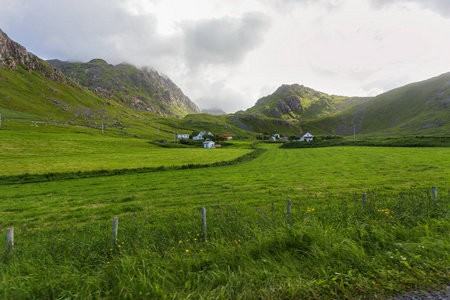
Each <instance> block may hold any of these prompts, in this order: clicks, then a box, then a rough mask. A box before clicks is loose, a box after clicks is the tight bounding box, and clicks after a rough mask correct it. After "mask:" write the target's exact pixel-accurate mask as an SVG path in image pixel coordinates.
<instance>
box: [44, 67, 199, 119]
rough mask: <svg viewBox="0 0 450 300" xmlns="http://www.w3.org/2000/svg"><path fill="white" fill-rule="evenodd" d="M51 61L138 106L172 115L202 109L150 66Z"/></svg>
mask: <svg viewBox="0 0 450 300" xmlns="http://www.w3.org/2000/svg"><path fill="white" fill-rule="evenodd" d="M48 62H49V63H51V64H52V65H54V66H55V67H57V68H58V69H60V70H61V71H62V72H63V73H64V74H65V75H66V76H68V77H70V78H71V79H73V80H75V81H76V82H77V83H79V84H81V85H82V86H85V87H88V88H89V89H90V90H91V91H93V92H95V93H96V94H98V95H100V96H102V97H106V98H109V99H116V100H117V101H118V102H120V103H121V104H123V105H126V106H129V107H131V108H134V109H137V110H143V111H150V112H153V113H156V114H159V115H162V116H168V117H183V116H185V115H186V114H189V113H198V112H200V110H199V108H198V107H197V106H196V105H195V104H194V103H193V102H192V101H191V100H190V99H189V98H188V97H186V96H185V95H184V94H183V92H182V91H181V90H180V89H179V88H178V87H177V86H176V85H175V84H174V83H173V82H172V81H171V80H170V79H169V78H167V77H165V76H162V75H160V74H159V73H158V72H157V71H154V70H151V69H149V68H143V69H138V68H136V67H134V66H132V65H129V64H119V65H116V66H113V65H110V64H108V63H107V62H106V61H104V60H102V59H93V60H91V61H90V62H88V63H70V62H62V61H59V60H49V61H48Z"/></svg>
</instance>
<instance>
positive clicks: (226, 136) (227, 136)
mask: <svg viewBox="0 0 450 300" xmlns="http://www.w3.org/2000/svg"><path fill="white" fill-rule="evenodd" d="M220 136H221V137H224V138H226V139H227V140H231V139H233V136H231V135H229V134H221V135H220Z"/></svg>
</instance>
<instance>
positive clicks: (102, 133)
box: [102, 122, 104, 134]
mask: <svg viewBox="0 0 450 300" xmlns="http://www.w3.org/2000/svg"><path fill="white" fill-rule="evenodd" d="M102 134H104V132H103V122H102Z"/></svg>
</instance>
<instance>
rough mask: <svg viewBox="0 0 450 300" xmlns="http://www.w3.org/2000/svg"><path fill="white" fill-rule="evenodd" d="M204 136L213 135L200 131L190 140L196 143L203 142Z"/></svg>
mask: <svg viewBox="0 0 450 300" xmlns="http://www.w3.org/2000/svg"><path fill="white" fill-rule="evenodd" d="M204 135H213V134H212V133H211V132H209V131H202V132H200V133H199V134H198V135H197V136H194V137H193V138H192V139H193V140H196V141H199V140H203V139H204V138H203V136H204Z"/></svg>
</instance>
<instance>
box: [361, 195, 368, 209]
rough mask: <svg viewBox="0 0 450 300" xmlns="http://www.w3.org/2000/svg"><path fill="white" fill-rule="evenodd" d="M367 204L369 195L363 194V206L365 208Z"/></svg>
mask: <svg viewBox="0 0 450 300" xmlns="http://www.w3.org/2000/svg"><path fill="white" fill-rule="evenodd" d="M366 203H367V194H366V193H364V194H362V205H363V206H364V205H366Z"/></svg>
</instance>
